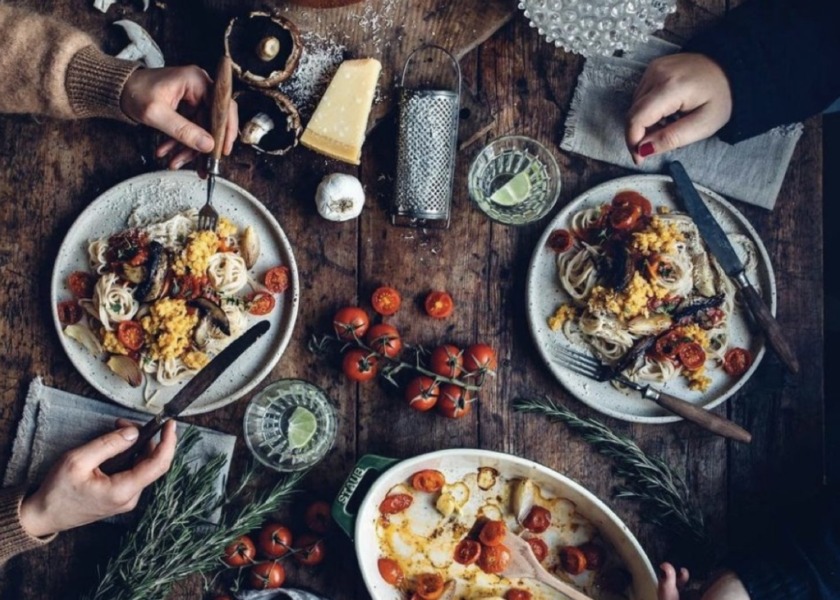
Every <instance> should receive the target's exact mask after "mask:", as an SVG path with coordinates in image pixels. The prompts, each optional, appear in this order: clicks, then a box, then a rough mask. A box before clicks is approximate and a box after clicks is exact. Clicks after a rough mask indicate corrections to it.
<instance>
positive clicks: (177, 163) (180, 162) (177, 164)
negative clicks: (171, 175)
mask: <svg viewBox="0 0 840 600" xmlns="http://www.w3.org/2000/svg"><path fill="white" fill-rule="evenodd" d="M184 162H185V161H184V160H183V159H181V160H176V161H175V162H174V163H172V169H173V170H176V171H177V170H178V169H180V168H181V167H183V166H184Z"/></svg>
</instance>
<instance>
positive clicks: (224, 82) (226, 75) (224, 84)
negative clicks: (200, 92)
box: [198, 55, 233, 231]
mask: <svg viewBox="0 0 840 600" xmlns="http://www.w3.org/2000/svg"><path fill="white" fill-rule="evenodd" d="M232 89H233V69H232V64H231V60H230V57H229V56H227V55H225V56H222V60H220V61H219V68H218V70H217V72H216V81H215V83H214V85H213V105H212V107H211V113H210V126H211V132H212V134H213V152H211V153H210V156H208V157H207V202H205V203H204V206H202V207H201V210H200V211H198V228H199V229H207V230H210V231H215V229H216V225H218V223H219V213H217V212H216V209H215V208H213V204H212V200H213V190H214V189H215V188H216V176H217V175H220V174H221V171H220V169H219V165H220V163H221V159H222V150H223V149H224V144H225V129H226V128H227V117H228V111H229V110H230V96H231V91H232Z"/></svg>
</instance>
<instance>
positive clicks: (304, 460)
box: [244, 379, 337, 471]
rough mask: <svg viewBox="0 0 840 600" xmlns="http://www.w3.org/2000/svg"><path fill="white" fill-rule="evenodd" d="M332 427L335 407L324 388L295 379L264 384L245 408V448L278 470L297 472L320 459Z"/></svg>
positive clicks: (333, 432)
mask: <svg viewBox="0 0 840 600" xmlns="http://www.w3.org/2000/svg"><path fill="white" fill-rule="evenodd" d="M336 427H337V418H336V414H335V409H334V408H333V405H332V403H331V402H330V400H329V398H327V396H326V394H325V393H324V391H323V390H322V389H321V388H319V387H317V386H315V385H312V384H311V383H308V382H306V381H301V380H299V379H283V380H280V381H277V382H274V383H272V384H270V385H268V386H266V387H265V388H264V389H263V390H262V391H260V392H259V393H257V395H256V396H254V398H253V399H252V400H251V402H250V404H248V408H247V409H246V411H245V421H244V429H245V442H246V443H247V444H248V448H250V450H251V452H253V454H254V456H256V457H257V459H258V460H259V461H260V462H262V463H263V464H265V465H267V466H269V467H272V468H273V469H277V470H278V471H300V470H303V469H307V468H309V467H311V466H313V465H314V464H315V463H317V462H318V461H320V460H321V459H322V458H324V456H325V455H326V453H327V452H329V450H330V448H332V445H333V443H334V442H335V436H336Z"/></svg>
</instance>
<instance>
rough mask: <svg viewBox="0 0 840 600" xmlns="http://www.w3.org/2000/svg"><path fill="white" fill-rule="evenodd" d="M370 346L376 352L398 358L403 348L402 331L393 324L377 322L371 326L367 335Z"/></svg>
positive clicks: (366, 338)
mask: <svg viewBox="0 0 840 600" xmlns="http://www.w3.org/2000/svg"><path fill="white" fill-rule="evenodd" d="M365 340H366V341H367V344H368V346H370V347H371V348H373V350H374V351H375V352H378V353H379V354H384V355H385V356H387V357H388V358H396V357H397V356H398V355H399V353H400V351H401V350H402V339H401V338H400V332H399V331H397V328H396V327H394V326H393V325H388V324H387V323H377V324H376V325H374V326H373V327H371V328H370V329H369V330H368V332H367V335H366V336H365Z"/></svg>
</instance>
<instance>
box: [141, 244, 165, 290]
mask: <svg viewBox="0 0 840 600" xmlns="http://www.w3.org/2000/svg"><path fill="white" fill-rule="evenodd" d="M147 265H148V271H147V273H146V279H145V281H143V283H141V284H140V285H138V286H137V288H136V289H135V290H134V297H135V298H136V299H137V301H138V302H154V301H155V300H157V299H158V298H160V297H161V296H163V293H164V291H165V290H166V276H167V274H168V272H169V256H168V255H167V254H166V249H165V248H164V247H163V244H161V243H160V242H156V241H152V242H150V243H149V260H148V262H147Z"/></svg>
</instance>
